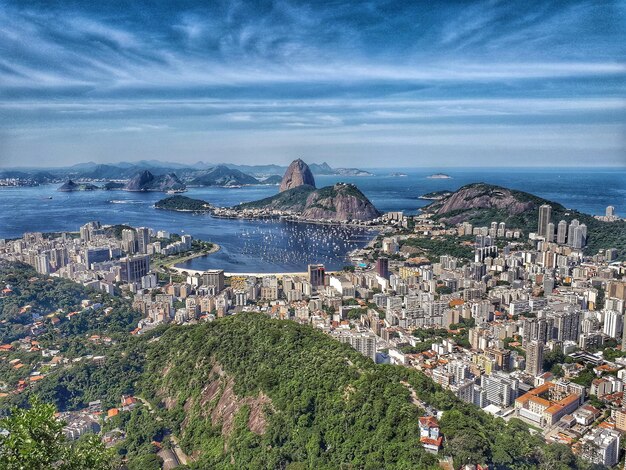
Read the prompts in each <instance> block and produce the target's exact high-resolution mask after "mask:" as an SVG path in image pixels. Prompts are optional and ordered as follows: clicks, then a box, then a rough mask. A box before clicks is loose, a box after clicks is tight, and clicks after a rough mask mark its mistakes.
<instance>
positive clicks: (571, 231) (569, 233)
mask: <svg viewBox="0 0 626 470" xmlns="http://www.w3.org/2000/svg"><path fill="white" fill-rule="evenodd" d="M579 225H580V222H578V219H573V220H572V221H571V222H570V224H569V227H568V228H567V244H568V245H569V246H572V243H573V242H574V232H575V231H576V228H577V227H578V226H579Z"/></svg>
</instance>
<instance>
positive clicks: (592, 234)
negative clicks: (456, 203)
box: [425, 183, 626, 259]
mask: <svg viewBox="0 0 626 470" xmlns="http://www.w3.org/2000/svg"><path fill="white" fill-rule="evenodd" d="M464 193H467V197H466V198H464V199H463V201H466V202H467V204H461V205H462V206H463V207H461V208H458V209H453V210H450V211H445V212H441V208H442V207H443V206H444V204H445V202H446V201H448V200H450V198H452V197H454V196H455V195H457V194H461V195H463V194H464ZM503 194H504V195H505V196H506V197H508V198H510V199H512V200H514V201H516V202H519V203H528V204H529V205H530V209H529V210H525V211H522V212H520V213H517V214H512V213H511V210H509V208H508V207H506V206H504V207H499V204H498V202H499V200H502V199H503ZM483 196H487V197H488V199H490V202H491V205H492V207H476V206H474V205H473V201H474V200H480V201H481V202H483V203H484V200H482V199H481V197H483ZM542 204H549V205H550V206H552V222H553V223H554V225H555V226H556V225H557V224H558V223H559V221H561V220H565V221H566V222H567V223H568V224H569V223H570V222H571V221H572V220H573V219H578V221H579V222H580V223H581V224H585V225H587V246H586V247H585V249H584V252H585V254H587V255H593V254H596V253H597V252H598V250H601V249H608V248H616V249H617V250H618V252H619V256H620V259H626V222H624V221H615V222H603V221H601V220H598V219H596V218H594V217H593V216H592V215H589V214H585V213H583V212H579V211H576V210H571V209H567V208H565V207H564V206H563V205H561V204H559V203H558V202H553V201H549V200H547V199H543V198H541V197H538V196H535V195H534V194H530V193H526V192H523V191H517V190H512V189H508V188H502V187H500V186H496V185H490V184H486V183H474V184H469V185H466V186H463V187H462V188H460V189H458V190H457V191H455V192H454V193H452V194H451V195H449V196H447V197H445V198H443V199H442V200H439V201H436V202H434V203H432V204H430V205H429V206H427V207H426V208H425V209H426V210H428V211H431V212H433V213H434V214H435V215H434V217H433V218H434V219H435V220H441V221H444V222H445V221H450V220H453V221H454V222H455V223H456V222H458V221H467V222H470V223H471V224H473V225H474V226H489V224H490V223H491V222H505V223H506V225H507V227H511V228H519V229H522V230H523V231H524V232H525V233H526V234H528V233H529V232H535V231H537V227H538V221H539V206H541V205H542Z"/></svg>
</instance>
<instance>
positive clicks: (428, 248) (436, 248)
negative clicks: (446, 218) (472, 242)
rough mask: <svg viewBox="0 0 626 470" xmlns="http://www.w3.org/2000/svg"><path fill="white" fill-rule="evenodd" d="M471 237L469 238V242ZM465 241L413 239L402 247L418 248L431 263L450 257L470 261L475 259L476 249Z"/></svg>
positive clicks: (446, 238)
mask: <svg viewBox="0 0 626 470" xmlns="http://www.w3.org/2000/svg"><path fill="white" fill-rule="evenodd" d="M469 239H470V237H467V240H469ZM463 241H465V239H462V238H460V237H450V236H446V237H437V238H428V237H412V238H407V239H405V240H402V245H408V246H413V247H415V248H418V249H419V250H420V251H421V252H422V254H423V255H425V256H426V257H427V258H428V259H429V260H431V261H439V257H440V256H443V255H450V256H454V257H456V258H459V259H461V260H465V261H469V260H472V259H473V258H474V249H473V247H472V246H468V245H464V244H462V242H463Z"/></svg>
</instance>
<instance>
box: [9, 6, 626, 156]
mask: <svg viewBox="0 0 626 470" xmlns="http://www.w3.org/2000/svg"><path fill="white" fill-rule="evenodd" d="M625 37H626V2H624V1H615V2H612V1H609V0H606V1H604V0H600V1H566V2H558V1H553V2H545V1H532V0H530V1H524V2H512V1H508V0H506V1H481V2H471V1H460V2H454V1H441V2H437V1H406V0H405V1H382V0H381V1H354V0H353V1H322V0H314V1H310V2H303V1H290V0H280V1H249V0H227V1H219V0H215V1H211V2H204V1H203V2H193V1H184V2H182V1H181V2H179V1H175V0H167V1H151V2H143V1H140V0H133V1H122V0H116V1H100V2H96V1H87V0H76V1H55V2H49V1H47V0H43V1H28V0H17V1H7V0H0V167H16V166H41V167H49V166H65V165H71V164H75V163H79V162H87V161H94V162H100V163H108V162H116V161H133V160H142V159H157V160H163V161H171V162H183V163H184V162H189V163H195V162H197V161H205V162H214V163H217V162H230V163H240V164H255V163H259V164H261V163H279V164H285V163H288V162H289V161H291V160H293V159H294V158H298V157H300V158H303V159H304V160H305V161H307V162H322V161H327V162H328V163H330V164H331V166H351V167H364V168H365V167H394V166H395V167H454V166H463V167H468V166H499V167H502V166H526V167H528V166H621V167H626V99H625V98H626V93H625V91H626V40H624V38H625Z"/></svg>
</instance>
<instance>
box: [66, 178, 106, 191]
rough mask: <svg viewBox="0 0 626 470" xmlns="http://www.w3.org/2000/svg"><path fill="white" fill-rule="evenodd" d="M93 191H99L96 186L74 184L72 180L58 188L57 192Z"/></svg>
mask: <svg viewBox="0 0 626 470" xmlns="http://www.w3.org/2000/svg"><path fill="white" fill-rule="evenodd" d="M95 189H99V188H98V186H95V185H93V184H89V183H75V182H74V181H72V180H67V183H65V184H63V185H61V186H59V188H57V191H61V192H62V193H69V192H72V191H93V190H95Z"/></svg>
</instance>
